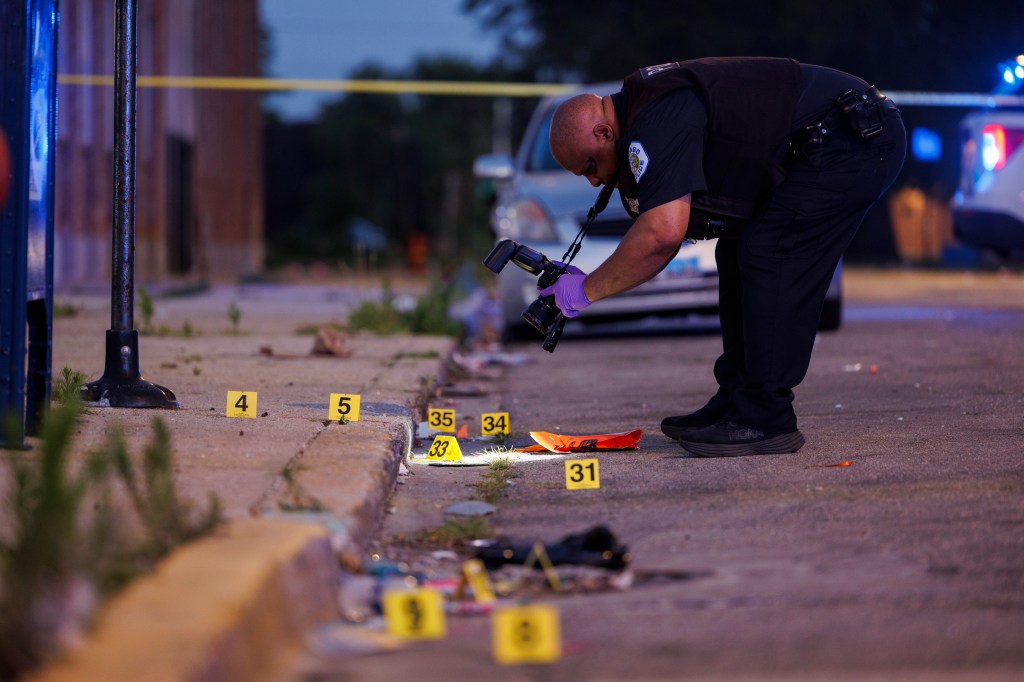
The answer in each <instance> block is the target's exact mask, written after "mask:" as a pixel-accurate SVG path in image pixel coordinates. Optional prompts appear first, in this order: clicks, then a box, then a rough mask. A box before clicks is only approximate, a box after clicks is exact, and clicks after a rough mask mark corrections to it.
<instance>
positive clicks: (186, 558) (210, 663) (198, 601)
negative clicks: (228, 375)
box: [32, 346, 453, 682]
mask: <svg viewBox="0 0 1024 682" xmlns="http://www.w3.org/2000/svg"><path fill="white" fill-rule="evenodd" d="M452 347H453V346H452ZM450 353H451V348H450V349H449V352H448V353H446V354H442V355H441V356H440V357H438V358H435V359H434V360H433V363H437V367H436V370H437V371H436V373H435V374H433V376H435V377H437V378H438V380H440V381H442V382H443V380H444V373H445V367H446V363H447V361H448V358H449V357H450ZM425 364H428V363H423V362H422V361H419V364H418V365H417V369H412V368H411V367H410V368H406V369H405V370H404V371H399V375H397V376H396V377H395V378H394V379H389V378H388V377H389V376H390V374H388V375H385V376H383V377H381V380H380V382H379V383H386V384H394V385H395V386H396V387H397V386H406V387H407V388H405V389H404V390H403V392H404V393H405V394H406V398H405V399H404V404H398V403H394V402H382V403H368V404H364V405H363V410H362V415H361V418H360V421H358V422H351V423H347V424H339V423H335V422H329V423H326V424H325V425H324V426H319V425H318V426H317V430H316V432H315V433H314V435H313V436H312V438H311V440H310V441H309V442H307V443H306V444H305V446H304V447H303V448H301V449H300V450H299V451H298V453H297V454H295V455H294V456H293V457H292V459H291V461H290V462H289V463H288V465H287V466H288V468H290V469H291V470H292V471H293V476H292V480H293V481H294V482H297V483H298V484H299V485H300V486H301V491H302V493H303V497H305V498H306V499H308V500H315V501H316V505H315V506H314V507H313V508H306V509H304V508H302V507H301V506H300V507H298V508H296V509H295V510H294V511H280V509H281V508H282V504H281V502H282V500H283V499H284V498H283V497H282V496H283V495H285V493H286V492H287V491H285V490H283V489H282V486H283V483H282V477H281V476H280V475H279V476H277V479H276V481H275V485H273V486H271V488H270V489H269V490H268V491H267V492H266V493H265V495H264V498H263V499H262V500H260V501H259V502H257V503H256V504H255V505H254V508H253V510H252V511H253V512H254V515H255V516H256V518H244V517H241V518H229V520H227V521H225V522H224V523H222V524H221V525H220V526H219V527H218V528H217V529H216V530H215V531H214V533H212V534H211V535H209V536H207V537H205V538H202V539H200V540H198V541H196V542H193V543H190V544H188V545H186V546H184V547H181V548H179V549H178V550H176V551H174V552H173V553H172V554H171V555H170V556H169V557H167V558H166V559H164V560H163V561H162V562H161V563H160V564H159V565H158V566H157V568H156V570H154V571H153V572H152V573H150V574H148V575H146V576H143V577H141V578H139V579H138V580H136V581H135V582H134V583H132V584H131V585H130V586H129V587H128V588H127V589H126V590H125V591H124V592H122V593H120V594H118V595H116V596H115V597H114V598H113V599H111V600H110V602H108V603H107V604H106V605H105V606H104V607H103V608H102V609H101V611H100V612H99V614H98V616H97V618H96V622H95V626H94V627H93V628H92V629H91V630H90V631H89V633H88V634H87V639H86V642H85V643H84V645H83V646H82V647H81V648H78V649H76V650H73V651H70V652H68V653H67V654H66V656H65V657H64V658H63V659H62V660H60V661H58V662H56V663H54V664H52V665H50V666H49V667H48V668H45V669H43V670H42V671H41V672H40V673H39V674H38V675H37V676H34V677H33V678H32V679H36V680H43V681H46V682H65V681H72V680H74V681H81V680H89V681H92V680H97V681H100V680H102V681H103V682H107V681H109V680H160V681H163V680H167V681H168V682H170V681H174V682H179V681H182V680H189V681H192V680H195V681H207V680H209V681H214V680H217V681H221V680H240V681H241V680H245V681H251V680H269V679H279V678H280V677H281V676H282V674H284V673H286V672H287V671H288V670H289V669H290V666H291V665H293V664H294V661H295V659H296V657H297V656H298V655H300V654H301V652H302V651H303V648H304V639H305V636H306V634H307V633H308V632H309V631H310V630H311V629H312V628H313V627H314V626H315V625H317V624H319V623H323V622H327V621H330V620H335V619H338V618H340V616H341V614H340V609H339V592H338V590H339V585H340V571H341V568H342V567H346V568H349V569H356V568H358V567H359V566H360V565H361V564H362V554H363V552H364V550H365V547H366V546H367V543H368V542H369V541H370V540H371V539H372V538H373V536H374V534H375V533H376V532H377V530H378V529H379V527H380V525H381V523H382V520H383V516H384V514H385V511H386V504H387V500H388V499H389V497H390V495H391V494H392V492H393V491H394V489H395V486H396V481H397V476H398V472H399V470H400V468H401V464H402V462H403V461H404V459H405V457H406V454H407V453H408V452H409V451H410V448H411V446H412V439H413V436H414V432H415V427H416V423H417V422H418V416H417V414H416V413H417V412H421V411H422V410H423V408H424V406H425V405H426V403H427V402H428V400H429V395H428V394H429V391H431V390H432V389H433V385H432V384H431V383H430V382H422V381H421V382H418V383H413V382H412V381H411V377H413V376H416V377H418V376H422V374H421V371H422V370H423V368H424V365H425ZM430 364H432V363H430ZM410 370H411V373H410ZM396 371H398V370H396ZM410 386H412V387H414V388H415V390H413V389H412V388H409V387H410ZM385 399H387V398H385ZM267 426H268V427H272V424H270V423H268V424H267ZM248 428H250V429H251V428H252V427H248ZM262 437H263V438H270V439H273V438H274V437H275V434H274V429H273V428H270V429H269V430H268V431H267V432H266V433H264V434H263V436H262ZM282 445H283V444H282ZM285 447H286V446H285Z"/></svg>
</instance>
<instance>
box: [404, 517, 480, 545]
mask: <svg viewBox="0 0 1024 682" xmlns="http://www.w3.org/2000/svg"><path fill="white" fill-rule="evenodd" d="M493 536H494V529H493V528H491V524H490V522H489V521H488V520H487V519H486V518H484V517H482V516H470V517H467V518H464V519H449V520H448V521H445V522H444V523H442V524H441V525H440V526H434V527H433V528H426V529H424V530H421V531H419V532H418V533H416V534H415V535H414V536H413V537H412V538H411V541H412V542H413V543H416V544H427V545H441V546H444V547H456V546H461V545H465V544H467V543H468V542H470V541H471V540H478V539H483V538H490V537H493Z"/></svg>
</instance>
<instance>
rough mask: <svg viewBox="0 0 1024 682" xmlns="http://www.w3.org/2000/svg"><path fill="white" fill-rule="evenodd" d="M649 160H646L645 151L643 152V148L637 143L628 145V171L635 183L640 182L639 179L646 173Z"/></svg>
mask: <svg viewBox="0 0 1024 682" xmlns="http://www.w3.org/2000/svg"><path fill="white" fill-rule="evenodd" d="M648 162H649V159H648V158H647V151H646V150H644V146H643V145H642V144H640V143H639V142H630V143H629V170H631V171H632V172H633V178H634V179H636V181H637V183H639V182H640V178H641V177H642V176H643V174H644V173H645V172H646V171H647V164H648Z"/></svg>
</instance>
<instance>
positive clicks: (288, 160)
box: [265, 56, 532, 269]
mask: <svg viewBox="0 0 1024 682" xmlns="http://www.w3.org/2000/svg"><path fill="white" fill-rule="evenodd" d="M351 77H352V78H354V79H369V80H389V79H396V80H432V81H433V80H445V81H488V80H489V81H496V80H508V79H509V78H510V77H511V76H510V74H508V73H506V72H504V71H501V70H500V69H497V68H481V67H478V66H474V65H473V64H472V63H470V62H469V61H467V60H464V59H460V58H455V57H446V56H439V57H429V58H421V59H419V60H417V61H416V62H415V63H414V64H413V65H412V67H411V68H410V69H409V70H402V71H394V72H392V71H388V70H386V69H383V68H381V67H379V66H375V65H367V66H364V67H362V68H360V69H358V70H357V71H355V72H354V73H353V74H352V75H351ZM530 104H531V105H532V102H531V103H530ZM492 108H493V102H492V99H491V98H489V97H465V96H416V95H402V96H397V95H378V94H354V95H348V96H345V97H342V98H339V99H338V100H335V101H334V102H332V103H330V104H328V105H326V106H325V107H323V109H322V110H321V111H320V114H319V116H318V117H317V119H316V121H315V122H314V123H312V124H298V125H285V124H283V123H282V122H281V121H279V120H278V119H277V118H276V117H274V116H269V117H268V119H267V126H266V134H267V145H266V147H267V159H266V164H267V168H266V175H265V176H266V182H267V195H266V196H267V235H268V260H269V261H270V263H269V264H270V265H272V266H273V265H282V264H283V263H285V262H288V261H292V260H297V261H309V260H313V259H319V260H325V261H328V262H332V261H339V260H341V261H346V262H351V261H352V259H353V257H354V254H353V251H352V244H351V243H350V240H349V238H348V226H349V225H350V224H351V223H352V221H353V220H354V219H364V220H368V221H369V222H371V223H373V224H375V225H377V226H379V227H380V228H381V229H382V230H383V232H384V234H385V235H386V236H387V239H388V243H389V244H390V248H389V256H390V260H391V261H392V262H401V258H402V255H403V254H402V251H403V248H404V246H405V245H406V243H407V242H408V241H409V240H410V239H411V238H414V236H416V235H422V236H425V237H426V238H427V240H428V242H429V243H430V245H431V247H432V253H433V256H432V262H434V263H440V264H442V265H443V266H445V268H446V269H450V268H452V267H454V266H456V265H458V264H459V263H461V262H462V261H465V260H477V259H478V258H479V257H480V254H481V253H485V252H486V250H487V249H488V248H489V246H490V241H491V235H490V233H489V231H488V230H487V219H488V218H487V207H486V204H485V203H484V202H483V201H481V200H480V199H479V198H478V197H477V196H476V182H475V180H474V178H473V175H472V168H473V159H474V158H475V157H476V156H478V155H480V154H483V153H486V152H488V151H490V149H491V144H492V136H493V131H492Z"/></svg>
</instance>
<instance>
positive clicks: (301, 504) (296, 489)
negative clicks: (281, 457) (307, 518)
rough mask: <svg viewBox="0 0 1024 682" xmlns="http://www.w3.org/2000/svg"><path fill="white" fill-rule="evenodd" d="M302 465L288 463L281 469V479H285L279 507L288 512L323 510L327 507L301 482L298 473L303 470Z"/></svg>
mask: <svg viewBox="0 0 1024 682" xmlns="http://www.w3.org/2000/svg"><path fill="white" fill-rule="evenodd" d="M302 469H303V467H302V465H301V464H300V465H296V466H292V465H291V464H288V465H286V466H285V467H284V468H283V469H281V479H282V480H283V481H284V493H283V494H282V496H281V498H280V499H278V502H277V507H278V509H280V510H281V511H286V512H323V511H327V507H326V506H324V504H323V503H322V502H321V501H320V500H318V499H317V498H316V497H314V496H313V495H311V494H310V493H309V492H307V491H306V488H305V487H304V486H303V485H302V484H301V483H299V481H298V479H297V478H296V473H297V472H299V471H302Z"/></svg>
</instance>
